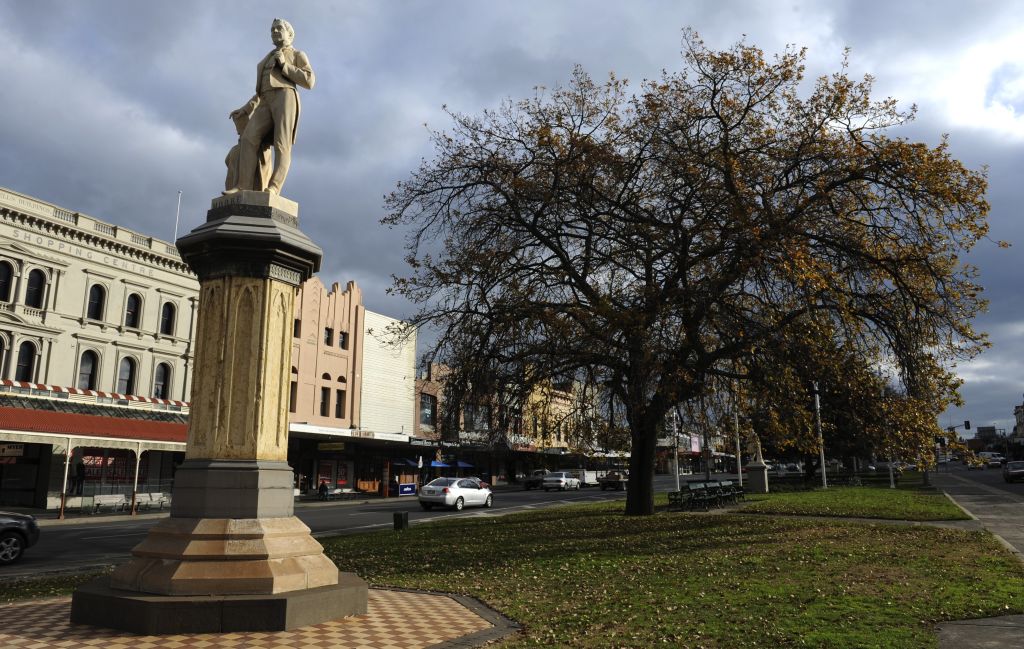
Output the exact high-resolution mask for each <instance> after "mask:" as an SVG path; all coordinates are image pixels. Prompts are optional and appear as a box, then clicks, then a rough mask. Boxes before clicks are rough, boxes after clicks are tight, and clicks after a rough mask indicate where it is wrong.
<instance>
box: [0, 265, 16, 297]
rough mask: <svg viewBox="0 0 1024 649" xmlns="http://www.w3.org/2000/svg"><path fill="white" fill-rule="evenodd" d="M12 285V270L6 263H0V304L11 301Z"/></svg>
mask: <svg viewBox="0 0 1024 649" xmlns="http://www.w3.org/2000/svg"><path fill="white" fill-rule="evenodd" d="M13 284H14V269H13V268H11V265H10V264H8V263H7V262H6V261H0V302H10V301H11V286H12V285H13Z"/></svg>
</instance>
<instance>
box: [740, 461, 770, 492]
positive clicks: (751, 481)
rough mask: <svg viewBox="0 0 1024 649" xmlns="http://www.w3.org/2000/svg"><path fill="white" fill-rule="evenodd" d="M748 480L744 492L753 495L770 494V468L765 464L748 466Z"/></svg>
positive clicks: (753, 463) (751, 463)
mask: <svg viewBox="0 0 1024 649" xmlns="http://www.w3.org/2000/svg"><path fill="white" fill-rule="evenodd" d="M746 469H747V480H746V483H745V486H744V491H746V492H747V493H752V494H766V493H768V466H767V465H766V464H765V463H764V462H757V461H754V462H750V463H749V464H747V466H746Z"/></svg>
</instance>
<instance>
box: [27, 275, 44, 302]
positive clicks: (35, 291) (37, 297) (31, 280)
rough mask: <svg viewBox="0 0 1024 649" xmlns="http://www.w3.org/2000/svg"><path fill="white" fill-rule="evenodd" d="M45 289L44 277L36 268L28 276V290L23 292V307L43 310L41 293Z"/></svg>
mask: <svg viewBox="0 0 1024 649" xmlns="http://www.w3.org/2000/svg"><path fill="white" fill-rule="evenodd" d="M45 289H46V275H45V274H43V271H41V270H39V269H38V268H37V269H35V270H33V271H32V272H31V273H29V274H28V288H27V289H26V290H25V306H30V307H32V308H33V309H41V308H43V291H44V290H45Z"/></svg>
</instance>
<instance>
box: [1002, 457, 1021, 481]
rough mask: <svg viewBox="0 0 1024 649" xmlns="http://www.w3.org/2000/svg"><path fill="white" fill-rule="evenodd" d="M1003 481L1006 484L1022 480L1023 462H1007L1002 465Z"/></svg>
mask: <svg viewBox="0 0 1024 649" xmlns="http://www.w3.org/2000/svg"><path fill="white" fill-rule="evenodd" d="M1003 480H1006V481H1007V482H1013V481H1014V480H1024V462H1020V461H1015V462H1007V463H1006V464H1004V465H1003Z"/></svg>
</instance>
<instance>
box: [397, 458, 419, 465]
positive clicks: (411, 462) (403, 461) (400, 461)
mask: <svg viewBox="0 0 1024 649" xmlns="http://www.w3.org/2000/svg"><path fill="white" fill-rule="evenodd" d="M391 464H397V465H398V466H419V465H418V464H416V460H407V459H406V458H403V457H399V458H395V459H393V460H391Z"/></svg>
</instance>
